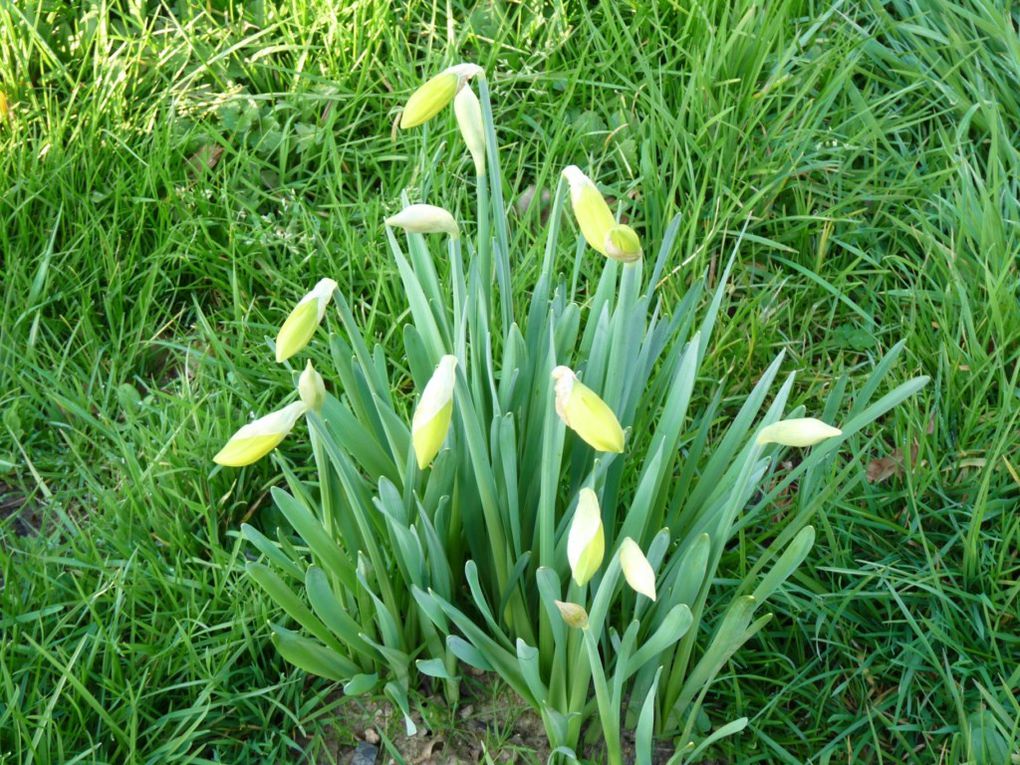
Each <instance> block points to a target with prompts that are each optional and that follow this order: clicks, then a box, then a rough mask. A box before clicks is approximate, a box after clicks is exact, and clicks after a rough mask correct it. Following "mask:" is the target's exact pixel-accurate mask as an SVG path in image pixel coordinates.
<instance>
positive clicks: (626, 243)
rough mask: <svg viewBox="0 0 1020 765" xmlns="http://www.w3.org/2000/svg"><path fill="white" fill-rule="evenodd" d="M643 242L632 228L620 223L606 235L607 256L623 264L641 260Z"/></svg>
mask: <svg viewBox="0 0 1020 765" xmlns="http://www.w3.org/2000/svg"><path fill="white" fill-rule="evenodd" d="M641 255H642V252H641V240H640V239H638V235H637V232H636V231H635V230H634V229H632V228H631V227H630V226H625V225H624V224H622V223H620V224H618V225H616V226H613V227H612V228H611V229H609V233H608V234H606V256H607V257H610V258H612V259H613V260H618V261H620V262H621V263H633V262H634V261H636V260H641Z"/></svg>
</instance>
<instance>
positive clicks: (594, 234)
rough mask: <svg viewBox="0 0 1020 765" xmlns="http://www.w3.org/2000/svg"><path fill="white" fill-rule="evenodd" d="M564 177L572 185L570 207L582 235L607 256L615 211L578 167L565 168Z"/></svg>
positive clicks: (614, 223) (614, 220)
mask: <svg viewBox="0 0 1020 765" xmlns="http://www.w3.org/2000/svg"><path fill="white" fill-rule="evenodd" d="M563 177H564V178H565V179H566V181H567V183H568V184H569V185H570V206H571V207H572V208H573V210H574V217H575V218H576V219H577V225H578V226H579V227H580V229H581V234H583V235H584V238H585V241H587V242H588V244H589V245H591V246H592V247H593V248H594V249H595V250H597V251H598V252H601V253H602V254H603V255H607V254H608V253H607V252H606V238H607V237H608V236H609V232H610V231H611V230H612V228H613V227H614V226H615V225H616V219H615V218H614V217H613V211H612V210H610V209H609V205H607V204H606V200H605V199H603V198H602V193H601V192H600V191H599V190H598V188H597V187H596V186H595V184H594V183H592V180H591V178H589V177H588V176H587V175H585V174H584V173H582V172H581V169H580V168H579V167H578V166H577V165H570V166H569V167H567V168H565V169H564V170H563Z"/></svg>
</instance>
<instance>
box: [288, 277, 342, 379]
mask: <svg viewBox="0 0 1020 765" xmlns="http://www.w3.org/2000/svg"><path fill="white" fill-rule="evenodd" d="M335 289H336V282H335V281H333V280H332V279H321V280H320V281H319V283H318V284H316V285H315V287H313V288H312V291H311V292H309V293H308V294H307V295H305V296H304V297H303V298H301V300H300V301H299V302H298V304H297V305H296V306H295V307H294V310H293V311H291V312H290V316H288V317H287V319H286V321H284V322H283V326H282V327H280V331H279V333H278V334H277V335H276V360H277V361H278V362H279V361H286V360H287V359H289V358H290V357H291V356H293V355H294V354H295V353H297V352H298V351H300V350H301V349H302V348H304V347H305V346H306V345H308V341H309V340H311V339H312V335H314V334H315V330H316V329H317V328H318V326H319V323H320V322H321V321H322V317H323V316H325V315H326V306H328V305H329V301H330V300H332V299H333V291H334V290H335Z"/></svg>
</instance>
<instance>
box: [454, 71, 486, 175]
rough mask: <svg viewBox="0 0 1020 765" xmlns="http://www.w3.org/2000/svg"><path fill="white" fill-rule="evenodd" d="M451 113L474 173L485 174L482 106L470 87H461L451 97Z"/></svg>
mask: <svg viewBox="0 0 1020 765" xmlns="http://www.w3.org/2000/svg"><path fill="white" fill-rule="evenodd" d="M453 113H454V114H456V115H457V125H458V127H460V134H461V135H462V136H463V137H464V144H465V145H466V146H467V149H468V151H469V152H471V158H472V159H473V160H474V162H475V174H476V175H485V132H484V131H483V129H482V107H481V105H480V104H479V103H478V96H476V95H475V92H474V91H473V90H471V88H461V89H460V93H458V94H457V97H456V98H455V99H453Z"/></svg>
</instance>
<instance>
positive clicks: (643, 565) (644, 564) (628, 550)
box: [620, 537, 655, 600]
mask: <svg viewBox="0 0 1020 765" xmlns="http://www.w3.org/2000/svg"><path fill="white" fill-rule="evenodd" d="M620 568H622V569H623V576H624V578H625V579H626V580H627V584H629V585H630V586H631V588H632V589H633V590H634V591H635V592H639V593H641V594H642V595H644V596H645V597H648V598H651V599H652V600H655V572H654V571H652V564H651V563H649V562H648V558H646V557H645V554H644V553H643V552H641V548H640V547H638V545H637V542H635V541H634V540H633V539H631V538H630V537H627V538H626V539H624V540H623V542H622V543H620Z"/></svg>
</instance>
